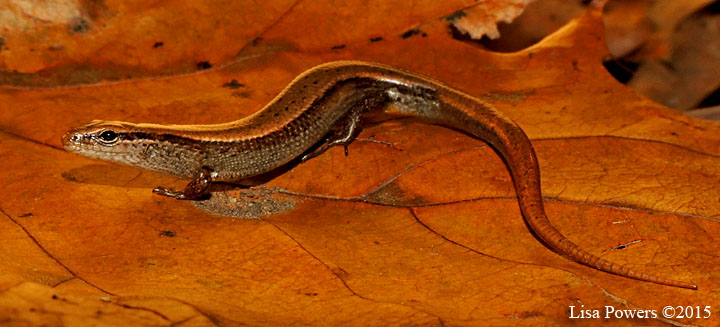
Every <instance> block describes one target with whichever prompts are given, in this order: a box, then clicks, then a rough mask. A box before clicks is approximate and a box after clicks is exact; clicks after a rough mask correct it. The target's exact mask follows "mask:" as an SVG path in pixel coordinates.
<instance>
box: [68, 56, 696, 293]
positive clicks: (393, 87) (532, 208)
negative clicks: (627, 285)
mask: <svg viewBox="0 0 720 327" xmlns="http://www.w3.org/2000/svg"><path fill="white" fill-rule="evenodd" d="M388 103H392V104H393V105H394V106H393V107H394V108H395V109H396V110H397V111H399V112H400V113H402V114H407V115H411V116H415V117H420V118H422V119H424V120H426V121H429V122H430V123H435V124H440V125H444V126H448V127H451V128H454V129H457V130H460V131H463V132H465V133H467V134H469V135H471V136H473V137H476V138H478V139H482V140H485V141H486V142H488V143H490V144H491V145H492V146H493V147H495V149H497V150H498V151H499V152H500V154H501V155H502V156H503V158H504V159H505V162H506V163H507V165H508V168H509V170H510V173H511V175H512V179H513V181H514V183H515V189H516V191H517V194H518V201H519V203H520V208H521V210H522V213H523V216H524V217H525V221H526V222H527V224H528V226H529V227H530V229H532V231H533V232H534V233H535V234H536V235H537V236H538V237H539V238H540V239H541V240H542V241H543V242H544V243H545V244H546V245H547V246H548V247H549V248H551V249H552V250H553V251H555V252H557V253H559V254H561V255H563V256H565V257H567V258H570V259H571V260H574V261H576V262H579V263H582V264H584V265H587V266H590V267H593V268H596V269H599V270H602V271H605V272H608V273H611V274H615V275H619V276H624V277H628V278H633V279H638V280H642V281H647V282H652V283H657V284H661V285H668V286H674V287H681V288H687V289H697V286H695V285H693V284H689V283H684V282H679V281H674V280H669V279H665V278H658V277H655V276H650V275H647V274H643V273H639V272H635V271H633V270H630V269H629V268H626V267H624V266H621V265H618V264H615V263H612V262H609V261H607V260H605V259H602V258H599V257H597V256H595V255H593V254H590V253H589V252H587V251H585V250H583V249H581V248H580V247H578V246H577V245H575V244H574V243H572V242H570V241H569V240H568V239H567V238H565V236H563V235H562V234H561V233H560V232H559V231H558V230H557V229H555V227H553V226H552V225H551V224H550V221H549V220H548V218H547V216H546V215H545V209H544V208H543V199H542V193H541V190H540V169H539V166H538V162H537V157H536V155H535V150H534V149H533V147H532V144H531V143H530V140H529V139H528V137H527V135H525V133H524V132H523V131H522V129H520V127H519V126H518V125H517V124H515V122H513V121H512V120H510V119H509V118H507V117H506V116H505V115H503V114H502V113H501V112H499V111H497V110H496V109H495V108H493V107H492V106H491V105H490V104H487V103H485V102H482V101H480V100H479V99H477V98H475V97H472V96H470V95H468V94H466V93H464V92H462V91H459V90H457V89H454V88H452V87H450V86H447V85H445V84H443V83H442V82H439V81H436V80H433V79H431V78H428V77H425V76H421V75H418V74H415V73H411V72H407V71H403V70H400V69H397V68H393V67H390V66H386V65H381V64H375V63H368V62H360V61H338V62H331V63H326V64H323V65H320V66H317V67H314V68H312V69H310V70H308V71H306V72H305V73H303V74H301V75H300V76H298V77H297V78H296V79H295V80H294V81H293V82H292V83H290V84H289V85H288V86H287V87H286V88H285V89H284V90H283V91H282V92H281V93H280V94H279V95H278V96H277V97H275V99H273V100H272V101H271V102H270V103H268V104H267V105H266V106H265V107H264V108H263V109H261V110H260V111H258V112H256V113H255V114H253V115H251V116H248V117H246V118H243V119H240V120H237V121H233V122H229V123H225V124H217V125H155V124H132V123H126V122H106V121H94V122H92V123H90V124H88V125H86V126H82V127H79V128H77V129H74V130H71V131H69V132H68V133H67V134H65V136H63V138H62V142H63V145H64V146H65V148H66V149H67V150H68V151H72V152H75V153H78V154H82V155H85V156H89V157H92V158H98V159H103V160H109V161H114V162H119V163H123V164H128V165H133V166H138V167H142V168H146V169H150V170H154V171H159V172H164V173H169V174H173V175H177V176H182V177H195V180H194V181H193V182H192V183H191V184H190V185H188V187H187V188H186V189H185V190H184V191H182V192H178V191H173V190H168V189H165V188H160V187H159V188H157V189H155V190H154V191H155V192H156V193H158V194H161V195H167V196H172V197H175V198H178V199H197V198H199V197H200V196H202V195H204V193H205V192H206V190H207V185H208V184H209V183H210V182H211V181H213V180H215V181H233V180H239V179H243V178H247V177H251V176H255V175H259V174H263V173H266V172H268V171H270V170H272V169H274V168H277V167H279V166H282V165H283V164H285V163H287V162H289V161H291V160H293V159H295V158H298V157H300V156H302V157H301V158H302V160H303V161H305V160H307V159H309V158H312V157H314V156H316V155H318V154H320V153H322V152H324V151H325V150H327V149H328V148H329V147H331V146H335V145H343V146H347V144H349V143H350V142H352V140H353V138H354V137H355V136H356V135H357V132H358V129H359V128H358V127H359V121H360V117H361V114H362V113H364V112H367V111H372V110H380V109H383V108H386V107H387V106H385V105H386V104H388ZM318 143H324V144H323V145H321V146H320V147H319V148H318V149H317V150H315V151H314V152H310V153H308V151H309V149H311V148H312V147H313V146H314V145H317V144H318ZM303 154H304V156H303Z"/></svg>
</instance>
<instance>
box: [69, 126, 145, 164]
mask: <svg viewBox="0 0 720 327" xmlns="http://www.w3.org/2000/svg"><path fill="white" fill-rule="evenodd" d="M131 129H132V126H130V124H127V123H121V122H108V121H101V120H94V121H92V122H90V123H89V124H87V125H84V126H81V127H78V128H75V129H73V130H71V131H69V132H67V133H65V135H63V137H62V144H63V146H64V147H65V149H66V150H68V151H70V152H74V153H78V154H82V155H84V156H88V157H92V158H98V159H105V160H113V161H118V160H117V157H118V155H122V154H123V152H127V151H128V149H127V146H120V145H121V144H123V140H126V139H127V137H128V135H129V133H130V132H131Z"/></svg>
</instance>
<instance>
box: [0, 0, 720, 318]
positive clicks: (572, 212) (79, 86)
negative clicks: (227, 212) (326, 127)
mask: <svg viewBox="0 0 720 327" xmlns="http://www.w3.org/2000/svg"><path fill="white" fill-rule="evenodd" d="M434 3H435V2H429V1H428V2H427V3H423V4H419V3H415V6H414V7H412V6H411V4H409V3H403V2H398V3H393V4H392V5H391V4H389V3H387V2H378V3H353V4H348V3H336V4H334V5H333V6H327V5H322V6H321V5H320V4H314V3H309V2H296V3H293V4H280V5H277V6H276V7H274V8H278V9H276V10H264V9H258V8H251V7H248V8H245V6H243V5H241V4H236V3H233V4H225V5H223V6H221V5H217V4H215V5H212V6H210V5H207V4H199V3H195V2H194V3H193V4H192V5H190V4H184V3H183V6H193V7H192V9H193V10H186V9H187V8H186V7H182V6H181V5H179V4H175V5H173V6H169V7H165V8H161V7H160V6H157V7H154V8H153V10H152V11H151V12H149V13H146V14H140V12H141V11H142V10H141V9H144V8H140V6H139V5H138V7H132V6H130V5H115V4H109V3H106V4H104V6H106V7H107V8H104V9H102V10H99V11H98V13H97V15H98V16H95V18H92V17H93V16H92V15H90V16H88V17H90V18H91V19H89V20H88V26H90V28H89V29H88V30H87V31H86V32H85V33H79V34H78V33H69V32H67V30H63V31H62V32H61V31H60V30H61V29H62V27H57V26H55V25H53V24H50V25H49V26H45V27H37V28H47V29H49V30H50V32H48V33H49V34H47V35H49V36H47V35H46V34H39V35H40V36H41V39H40V40H38V42H39V43H41V44H44V45H46V46H47V45H48V44H49V42H50V41H49V40H51V39H53V35H58V37H57V40H62V42H66V43H64V44H68V46H67V47H65V48H68V49H70V48H72V49H73V50H72V51H71V50H68V52H67V53H63V54H62V55H58V57H48V56H50V55H49V53H50V52H49V51H50V50H47V51H44V50H43V51H39V52H42V53H38V54H31V53H30V51H29V50H28V49H29V45H30V44H31V41H22V40H23V38H24V37H27V35H28V34H27V33H31V32H24V31H25V30H22V31H23V32H16V33H15V34H12V33H11V34H10V36H8V37H6V38H5V40H6V46H7V47H8V48H10V50H5V49H4V48H3V51H2V52H0V56H3V57H2V58H3V60H4V61H3V62H4V66H2V67H3V68H4V69H5V71H4V72H3V73H2V76H3V79H2V81H3V82H4V86H2V87H1V88H0V103H2V104H3V105H2V110H0V130H2V133H0V157H1V158H2V159H3V163H4V167H5V170H4V173H3V174H2V175H1V176H0V182H1V183H2V185H3V186H4V192H3V193H2V196H0V215H1V216H0V218H2V219H0V224H2V225H3V226H2V228H0V238H2V240H3V242H0V249H1V250H0V259H2V260H0V263H1V264H0V286H1V287H2V290H3V292H2V293H0V303H2V304H1V305H0V306H1V307H2V310H1V311H0V314H2V319H0V321H3V323H5V324H6V325H38V324H40V321H43V322H46V323H47V325H60V324H61V323H65V322H68V321H70V322H75V323H74V324H75V325H91V324H101V323H102V324H105V325H128V324H130V325H132V324H141V323H145V324H153V325H197V326H203V325H213V324H214V325H220V326H235V325H341V324H343V325H383V326H386V325H464V326H472V325H516V324H523V325H531V326H547V325H569V324H581V325H584V326H601V325H608V324H612V325H614V326H629V325H637V324H643V325H663V324H668V323H669V324H675V325H678V324H695V325H713V324H716V321H717V318H716V317H715V315H716V313H717V310H716V309H715V308H714V307H712V309H711V316H710V317H709V318H703V317H698V316H695V315H693V316H692V317H687V318H681V317H671V318H664V317H663V316H662V315H661V310H662V308H663V307H664V306H668V305H671V306H681V305H682V306H688V305H690V306H693V307H694V306H699V307H700V308H704V307H705V306H706V305H708V306H712V305H713V304H714V303H717V302H718V300H719V299H718V295H717V292H715V291H714V290H715V289H716V288H718V280H720V279H719V278H718V276H719V273H718V268H716V265H715V264H714V262H715V258H716V257H717V254H718V253H720V249H718V245H717V244H718V242H715V239H714V237H715V235H719V232H720V227H718V226H719V225H718V218H719V217H720V214H718V211H719V210H718V203H719V202H718V199H720V187H718V183H719V182H720V178H719V176H720V168H718V167H720V164H718V161H719V160H720V133H719V132H720V126H719V125H717V124H715V123H710V122H706V121H702V120H698V119H695V118H691V117H688V116H685V115H682V114H680V113H677V112H675V111H673V110H671V109H669V108H666V107H663V106H662V105H659V104H657V103H655V102H653V101H650V100H648V99H646V98H643V97H641V96H639V95H637V94H636V93H633V92H632V91H630V90H628V89H627V88H626V87H625V86H624V85H622V84H620V83H618V82H617V81H615V80H614V79H613V78H612V76H610V74H608V73H607V71H606V70H605V69H604V67H603V58H605V56H606V55H607V52H606V48H605V42H604V39H603V31H602V14H601V8H599V5H598V4H593V5H591V6H590V9H589V10H588V11H587V13H586V14H584V15H583V16H582V17H580V18H578V19H575V20H572V21H571V22H569V23H568V24H566V25H565V26H564V27H563V28H561V29H560V30H558V31H556V32H555V33H553V34H552V35H550V36H548V37H546V38H545V39H543V40H542V41H541V42H540V43H538V44H536V45H534V46H532V47H530V48H527V49H524V50H522V51H519V52H515V53H510V54H498V53H493V52H488V51H485V50H481V49H479V48H478V47H476V46H473V45H469V44H468V43H466V42H463V41H459V40H456V39H454V38H452V36H451V34H450V33H449V32H448V22H447V21H446V20H444V19H442V18H440V17H446V16H447V15H449V14H451V13H453V12H457V11H458V10H459V9H461V8H467V7H468V6H471V5H472V3H474V2H468V3H463V2H460V1H458V2H452V1H447V2H443V3H442V4H437V5H436V6H433V4H434ZM111 5H112V6H117V7H112V8H110V6H111ZM123 6H126V7H123ZM176 6H179V7H176ZM403 6H405V7H403ZM178 8H183V9H182V10H179V9H178ZM370 9H372V10H370ZM243 10H247V11H243ZM219 12H222V13H227V15H219V14H217V13H219ZM254 12H262V13H263V14H261V15H253V14H251V13H254ZM357 13H367V15H358V14H357ZM400 13H401V14H400ZM233 15H241V17H246V18H244V19H239V18H238V19H237V20H233V19H231V17H233ZM141 16H142V17H156V18H155V19H151V18H146V20H143V21H142V22H140V23H137V24H133V23H132V22H134V21H136V20H137V19H138V17H141ZM83 17H84V16H83ZM205 17H218V18H217V20H211V19H203V18H205ZM133 19H135V20H133ZM171 22H172V23H171ZM58 24H60V25H58V26H62V24H66V23H58ZM103 24H107V26H106V27H103ZM144 24H150V25H149V26H159V25H163V24H165V25H163V26H164V27H163V28H161V29H160V31H159V32H158V33H159V34H156V35H155V34H153V35H148V34H147V31H148V29H147V26H148V25H144ZM183 24H188V27H187V28H185V29H182V30H183V31H184V33H178V32H177V30H178V26H182V25H183ZM244 25H247V26H248V27H247V29H245V28H244V27H243V26H244ZM43 26H44V25H43ZM151 30H152V29H151ZM121 31H127V32H128V33H124V34H123V37H119V36H118V35H119V34H120V32H121ZM408 31H416V32H413V33H410V34H408V33H407V32H408ZM201 32H202V33H206V34H207V38H202V37H200V36H201V34H198V33H201ZM63 33H64V34H63ZM93 33H97V34H93ZM232 33H238V34H237V35H236V36H235V37H230V35H233V34H232ZM203 35H205V34H203ZM60 36H62V37H60ZM90 38H95V40H97V42H99V43H101V44H105V46H106V47H105V48H103V46H101V45H98V44H97V43H95V42H90V43H88V39H90ZM179 38H183V40H182V41H177V43H175V41H172V40H178V39H179ZM40 41H42V42H40ZM112 41H117V42H112ZM160 41H162V42H163V45H162V46H159V47H155V48H154V47H153V44H154V43H155V42H160ZM58 42H60V41H58ZM86 43H88V44H87V49H81V48H82V47H81V46H80V45H84V44H86ZM70 44H74V45H73V46H72V47H70V46H69V45H70ZM129 44H134V45H137V47H132V48H130V47H129V46H128V45H129ZM140 45H142V46H140ZM184 47H187V50H186V51H181V50H179V49H183V48H184ZM16 49H17V50H16ZM38 49H41V48H40V47H38ZM99 49H105V51H100V52H98V51H99ZM157 49H165V50H167V49H170V50H167V53H166V54H164V55H163V54H157V53H155V52H154V51H157ZM15 51H18V52H15ZM176 51H177V52H176ZM83 53H85V54H84V55H83ZM210 56H212V57H210ZM23 57H24V58H26V60H27V62H26V61H24V60H22V58H23ZM11 58H12V59H13V60H14V61H13V60H10V59H11ZM51 59H52V60H51ZM339 59H358V60H368V61H377V62H383V63H386V64H391V65H395V66H398V67H402V68H405V69H409V70H413V71H417V72H419V73H423V74H426V75H429V76H433V77H435V78H437V79H440V80H443V81H445V82H447V83H449V84H452V85H454V86H456V87H458V88H460V89H463V90H465V91H467V92H468V93H470V94H473V95H476V96H478V97H480V98H482V99H485V100H486V101H489V102H492V103H493V104H494V105H495V106H496V107H497V108H498V109H499V110H501V111H503V112H505V113H506V114H507V115H508V116H509V117H511V118H512V119H513V120H515V121H516V122H517V123H518V124H519V125H520V126H521V127H522V128H523V129H524V130H525V131H526V133H527V134H528V135H529V136H530V138H531V139H532V141H533V144H534V145H535V148H536V151H537V154H538V157H539V160H540V166H541V171H542V174H543V176H542V182H543V191H544V195H545V199H546V205H547V211H548V215H549V217H550V220H551V221H552V223H553V224H554V225H555V226H556V227H557V228H558V229H559V230H560V231H561V232H563V233H564V234H565V235H567V236H568V238H569V239H571V240H573V241H574V242H577V243H578V244H579V245H580V246H582V247H583V248H585V249H587V250H588V251H590V252H592V253H594V254H597V255H599V256H602V257H604V258H606V259H608V260H611V261H613V262H616V263H619V264H623V265H626V266H628V267H630V268H632V269H635V270H638V271H642V272H645V273H649V274H653V275H657V276H662V277H669V278H673V279H678V280H683V281H689V282H693V283H697V284H698V286H699V290H698V291H689V290H683V289H676V288H671V287H665V286H660V285H655V284H650V283H643V282H639V281H636V280H631V279H627V278H623V277H618V276H614V275H610V274H607V273H603V272H600V271H597V270H594V269H592V268H588V267H585V266H582V265H580V264H577V263H575V262H572V261H569V260H567V259H565V258H563V257H561V256H559V255H557V254H556V253H554V252H552V251H550V250H549V249H547V248H546V247H544V246H543V245H542V244H541V243H540V242H539V241H538V240H537V239H535V238H534V237H533V236H532V234H531V233H530V232H529V231H528V229H527V227H526V226H525V224H524V222H523V220H522V216H521V215H520V212H519V209H518V205H517V200H516V198H515V191H514V189H513V186H512V184H511V181H510V177H509V175H508V173H507V170H506V168H505V166H504V164H503V162H502V160H501V159H500V158H499V157H498V156H497V154H496V153H495V152H494V151H493V150H492V149H491V148H490V147H488V146H487V145H486V144H485V143H484V142H482V141H479V140H475V139H472V138H470V137H468V136H466V135H464V134H462V133H459V132H456V131H453V130H449V129H445V128H442V127H438V126H430V125H424V124H420V123H419V122H417V121H414V120H409V119H402V120H392V121H387V122H382V123H379V124H375V125H373V126H369V127H367V128H366V129H365V130H364V131H363V132H362V134H361V135H360V138H361V140H358V141H356V142H354V143H353V144H351V145H350V148H349V150H350V152H349V156H348V157H345V155H344V153H343V150H342V149H340V148H335V149H331V150H330V151H328V152H327V153H325V154H323V155H322V156H319V157H317V158H315V159H313V160H310V161H309V162H307V163H304V164H300V165H297V166H294V167H291V168H290V169H289V170H288V171H286V172H284V173H283V174H280V175H279V176H278V177H277V178H275V179H272V180H271V181H269V182H268V183H267V184H266V186H265V187H266V189H267V190H272V192H271V193H272V195H273V196H275V197H276V199H277V200H278V201H292V202H293V207H292V208H291V209H289V210H287V211H282V212H280V211H273V212H274V213H272V214H270V215H266V216H262V217H261V218H260V219H233V218H230V217H226V216H222V215H217V214H213V213H210V212H208V211H205V210H208V209H205V210H204V209H201V208H198V207H196V206H195V205H193V203H192V202H189V201H176V200H173V199H169V198H163V197H158V196H154V195H153V194H152V193H151V191H150V190H151V189H152V188H153V187H155V186H157V185H164V186H172V187H181V186H182V185H183V184H184V183H186V182H187V181H186V180H181V179H176V178H174V177H172V176H166V175H162V174H156V173H149V172H146V171H142V170H139V169H135V168H130V167H122V166H117V165H114V164H110V163H105V162H99V161H95V160H91V159H87V158H83V157H79V156H75V155H73V154H70V153H67V152H65V151H63V150H62V149H61V148H60V143H59V139H60V136H61V135H62V134H63V133H64V132H65V131H66V130H68V129H70V128H72V127H75V126H77V125H80V124H82V123H84V122H86V121H88V120H90V119H103V120H127V121H135V122H156V123H186V124H188V123H220V122H225V121H229V120H234V119H237V118H239V117H242V116H245V115H248V114H250V113H252V112H254V111H256V110H258V109H259V108H261V107H262V106H263V105H264V104H265V103H267V102H268V101H270V100H271V99H272V98H273V97H274V96H275V95H276V94H277V93H278V92H279V91H280V90H281V89H282V88H283V87H284V86H285V85H286V84H287V83H288V82H290V81H291V80H292V79H293V78H294V77H295V76H296V75H298V74H299V73H301V72H303V71H304V70H306V69H308V68H310V67H313V66H315V65H317V64H320V63H323V62H327V61H332V60H339ZM202 61H207V62H208V63H209V64H210V65H211V66H212V67H206V66H205V65H201V67H198V66H197V65H196V64H197V63H198V62H202ZM77 63H82V64H77ZM79 65H80V66H83V67H85V68H86V69H85V70H83V69H80V70H77V69H76V68H78V66H79ZM198 68H202V69H200V70H199V71H196V70H197V69H198ZM205 68H207V69H205ZM13 69H16V70H17V71H18V72H17V73H14V72H12V70H13ZM88 72H90V73H88ZM127 72H130V77H127V75H126V73H127ZM233 192H235V191H228V192H227V193H226V195H227V196H229V197H234V196H238V195H237V194H235V193H233ZM246 196H248V195H246ZM220 204H222V203H220ZM217 205H219V204H215V208H217ZM209 210H214V209H212V208H211V209H209ZM53 294H54V295H56V296H57V297H58V298H62V299H68V300H69V301H71V303H70V302H68V303H65V302H63V303H60V302H58V299H53V298H52V295H53ZM606 306H610V307H612V308H615V309H617V310H634V309H645V310H655V312H656V313H657V315H658V316H657V317H655V318H649V319H638V318H635V319H630V318H616V316H611V317H609V318H604V317H603V318H599V319H582V320H581V319H576V318H571V314H572V312H573V311H571V310H580V309H581V308H583V309H598V310H604V308H605V307H606ZM571 308H572V309H571ZM33 310H34V311H33ZM97 310H101V311H102V312H111V313H112V315H113V317H104V316H103V315H97V314H93V312H97ZM574 312H576V313H577V311H574ZM116 315H119V316H121V318H118V317H116ZM75 318H77V320H72V319H75ZM45 319H47V320H45ZM53 319H54V320H53ZM68 324H71V323H68Z"/></svg>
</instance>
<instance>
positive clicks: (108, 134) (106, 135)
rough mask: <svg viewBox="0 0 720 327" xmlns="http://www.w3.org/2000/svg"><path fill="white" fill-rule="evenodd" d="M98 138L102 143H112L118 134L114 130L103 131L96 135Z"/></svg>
mask: <svg viewBox="0 0 720 327" xmlns="http://www.w3.org/2000/svg"><path fill="white" fill-rule="evenodd" d="M98 138H99V139H100V142H102V143H114V142H115V141H117V139H118V135H117V133H115V132H114V131H104V132H102V133H100V135H98Z"/></svg>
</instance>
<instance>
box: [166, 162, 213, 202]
mask: <svg viewBox="0 0 720 327" xmlns="http://www.w3.org/2000/svg"><path fill="white" fill-rule="evenodd" d="M210 183H212V170H211V169H210V168H208V167H202V168H200V172H198V174H197V175H196V176H195V179H194V180H193V181H192V182H190V183H188V185H187V186H185V189H184V190H182V192H180V191H176V190H173V189H169V188H164V187H162V186H158V187H156V188H155V189H153V193H155V194H158V195H162V196H169V197H172V198H176V199H178V200H200V199H202V198H205V197H206V196H207V195H208V194H207V190H208V188H209V187H210Z"/></svg>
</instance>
